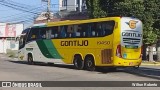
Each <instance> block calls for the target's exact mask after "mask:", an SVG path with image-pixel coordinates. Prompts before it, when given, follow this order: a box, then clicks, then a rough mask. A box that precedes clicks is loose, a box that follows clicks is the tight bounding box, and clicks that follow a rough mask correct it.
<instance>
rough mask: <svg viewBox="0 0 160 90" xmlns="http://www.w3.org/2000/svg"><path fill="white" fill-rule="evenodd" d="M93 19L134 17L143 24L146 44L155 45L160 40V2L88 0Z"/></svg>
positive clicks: (145, 0) (156, 0) (148, 0)
mask: <svg viewBox="0 0 160 90" xmlns="http://www.w3.org/2000/svg"><path fill="white" fill-rule="evenodd" d="M87 7H88V10H89V14H90V17H91V18H97V17H105V16H127V17H131V16H134V17H136V18H138V19H140V20H141V21H142V22H143V30H144V34H143V36H144V43H145V44H149V45H151V44H154V43H156V41H157V39H158V38H160V1H159V0H87Z"/></svg>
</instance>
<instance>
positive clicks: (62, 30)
mask: <svg viewBox="0 0 160 90" xmlns="http://www.w3.org/2000/svg"><path fill="white" fill-rule="evenodd" d="M66 36H67V26H60V38H65V37H66Z"/></svg>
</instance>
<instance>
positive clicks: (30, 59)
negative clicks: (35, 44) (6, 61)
mask: <svg viewBox="0 0 160 90" xmlns="http://www.w3.org/2000/svg"><path fill="white" fill-rule="evenodd" d="M27 61H28V64H30V65H33V64H34V62H33V57H32V55H31V54H28V59H27Z"/></svg>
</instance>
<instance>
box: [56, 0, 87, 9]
mask: <svg viewBox="0 0 160 90" xmlns="http://www.w3.org/2000/svg"><path fill="white" fill-rule="evenodd" d="M86 9H87V8H86V0H59V11H79V12H83V11H85V10H86Z"/></svg>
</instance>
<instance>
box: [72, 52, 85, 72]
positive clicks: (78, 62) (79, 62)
mask: <svg viewBox="0 0 160 90" xmlns="http://www.w3.org/2000/svg"><path fill="white" fill-rule="evenodd" d="M73 64H74V66H75V68H76V69H78V70H81V69H83V67H84V62H83V60H82V57H81V56H80V55H76V56H75V57H74V60H73Z"/></svg>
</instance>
